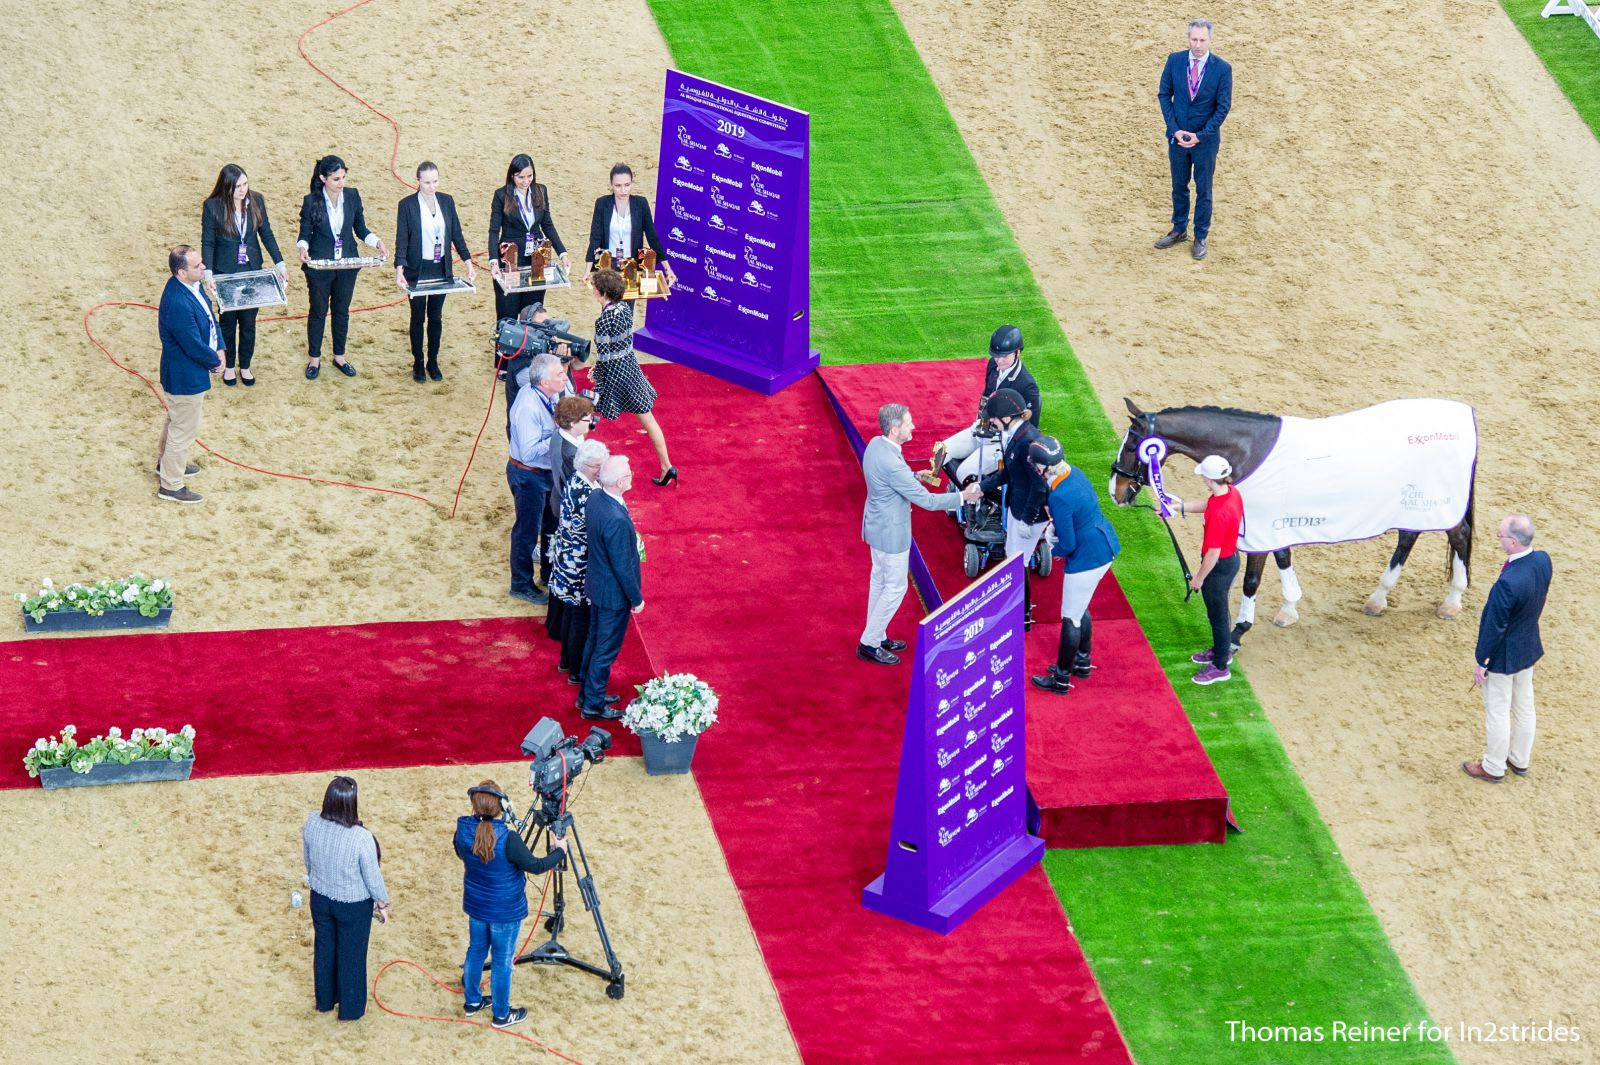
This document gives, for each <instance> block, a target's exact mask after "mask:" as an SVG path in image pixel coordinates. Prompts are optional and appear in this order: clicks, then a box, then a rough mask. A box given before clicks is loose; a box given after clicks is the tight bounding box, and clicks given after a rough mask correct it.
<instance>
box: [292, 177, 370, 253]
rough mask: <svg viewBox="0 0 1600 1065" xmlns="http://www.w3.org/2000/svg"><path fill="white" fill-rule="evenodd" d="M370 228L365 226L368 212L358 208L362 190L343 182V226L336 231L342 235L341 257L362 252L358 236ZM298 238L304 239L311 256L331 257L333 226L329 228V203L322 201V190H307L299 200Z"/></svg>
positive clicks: (363, 234) (363, 235) (364, 234)
mask: <svg viewBox="0 0 1600 1065" xmlns="http://www.w3.org/2000/svg"><path fill="white" fill-rule="evenodd" d="M371 232H372V230H370V229H368V228H367V216H366V213H365V212H364V211H363V210H362V209H361V193H359V192H357V191H356V190H355V189H353V188H351V187H350V186H348V185H346V186H345V188H344V230H343V231H342V232H341V233H340V234H339V235H340V237H342V238H343V239H344V257H345V258H346V259H349V258H352V257H354V256H357V255H360V254H362V251H361V247H362V245H361V242H360V241H359V240H357V239H356V238H357V236H358V235H359V236H361V237H365V236H366V235H367V234H369V233H371ZM298 240H302V241H305V243H306V245H307V246H308V247H307V250H308V252H309V254H310V255H311V257H312V258H313V259H331V258H333V230H332V229H330V228H328V205H327V204H326V203H324V202H323V195H322V191H321V190H320V189H319V190H317V191H316V192H310V193H307V194H306V196H305V198H304V199H303V200H301V201H300V236H299V238H298Z"/></svg>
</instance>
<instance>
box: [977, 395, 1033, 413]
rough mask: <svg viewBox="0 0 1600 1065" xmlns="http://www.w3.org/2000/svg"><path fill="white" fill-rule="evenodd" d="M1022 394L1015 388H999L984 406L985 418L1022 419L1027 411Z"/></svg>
mask: <svg viewBox="0 0 1600 1065" xmlns="http://www.w3.org/2000/svg"><path fill="white" fill-rule="evenodd" d="M1027 409H1028V407H1027V404H1025V403H1024V402H1023V400H1022V394H1021V393H1019V392H1018V391H1017V390H1016V389H1014V388H998V389H996V390H995V392H994V395H992V396H990V397H989V399H988V401H987V402H986V403H984V405H983V416H984V417H985V418H1020V417H1022V412H1023V411H1025V410H1027Z"/></svg>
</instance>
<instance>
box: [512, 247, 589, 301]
mask: <svg viewBox="0 0 1600 1065" xmlns="http://www.w3.org/2000/svg"><path fill="white" fill-rule="evenodd" d="M500 262H501V270H502V272H503V274H504V276H503V277H502V279H501V282H500V290H501V291H502V292H539V291H543V290H545V289H552V288H566V287H567V286H569V285H571V284H572V282H571V281H570V280H568V278H567V272H566V271H565V270H563V269H562V268H561V263H560V261H559V256H557V255H556V247H555V245H554V244H552V243H550V242H549V241H548V240H542V241H540V242H539V243H538V244H536V245H534V248H533V251H532V253H530V254H529V256H528V261H527V263H526V264H524V265H523V266H520V267H519V266H518V265H517V246H516V245H515V244H513V243H510V242H509V241H508V242H507V243H504V244H502V245H500Z"/></svg>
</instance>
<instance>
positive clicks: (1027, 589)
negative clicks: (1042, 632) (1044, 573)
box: [1022, 566, 1033, 632]
mask: <svg viewBox="0 0 1600 1065" xmlns="http://www.w3.org/2000/svg"><path fill="white" fill-rule="evenodd" d="M1022 631H1023V632H1032V631H1033V585H1032V584H1030V583H1029V582H1028V567H1027V566H1023V567H1022Z"/></svg>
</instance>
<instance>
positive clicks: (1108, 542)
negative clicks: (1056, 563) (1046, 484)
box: [1049, 466, 1122, 573]
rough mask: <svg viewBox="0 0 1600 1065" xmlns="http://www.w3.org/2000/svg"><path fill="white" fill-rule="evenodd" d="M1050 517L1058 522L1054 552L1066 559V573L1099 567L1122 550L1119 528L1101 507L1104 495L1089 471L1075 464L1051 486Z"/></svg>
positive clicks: (1062, 568) (1064, 570)
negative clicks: (1090, 477)
mask: <svg viewBox="0 0 1600 1065" xmlns="http://www.w3.org/2000/svg"><path fill="white" fill-rule="evenodd" d="M1049 502H1050V520H1051V521H1053V522H1055V526H1056V546H1055V547H1054V548H1053V549H1052V550H1051V552H1050V553H1051V554H1052V555H1055V556H1056V557H1057V558H1060V559H1062V560H1063V562H1062V566H1061V571H1062V572H1063V573H1084V572H1086V571H1088V570H1092V569H1099V568H1100V567H1101V566H1104V565H1106V564H1107V563H1109V562H1111V560H1112V559H1114V558H1116V557H1117V555H1118V554H1119V553H1120V552H1121V551H1122V543H1121V541H1119V540H1118V539H1117V531H1116V530H1115V529H1113V528H1112V527H1111V523H1110V522H1109V521H1107V520H1106V516H1105V514H1103V513H1102V512H1101V510H1100V499H1099V497H1098V496H1097V495H1096V494H1095V490H1094V485H1092V484H1090V483H1089V475H1088V474H1086V473H1084V472H1083V471H1082V470H1081V469H1079V468H1078V467H1076V466H1074V467H1072V470H1071V472H1070V473H1068V474H1067V475H1066V477H1064V478H1062V479H1061V482H1060V483H1059V484H1057V485H1056V486H1055V487H1054V488H1052V489H1050V500H1049Z"/></svg>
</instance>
